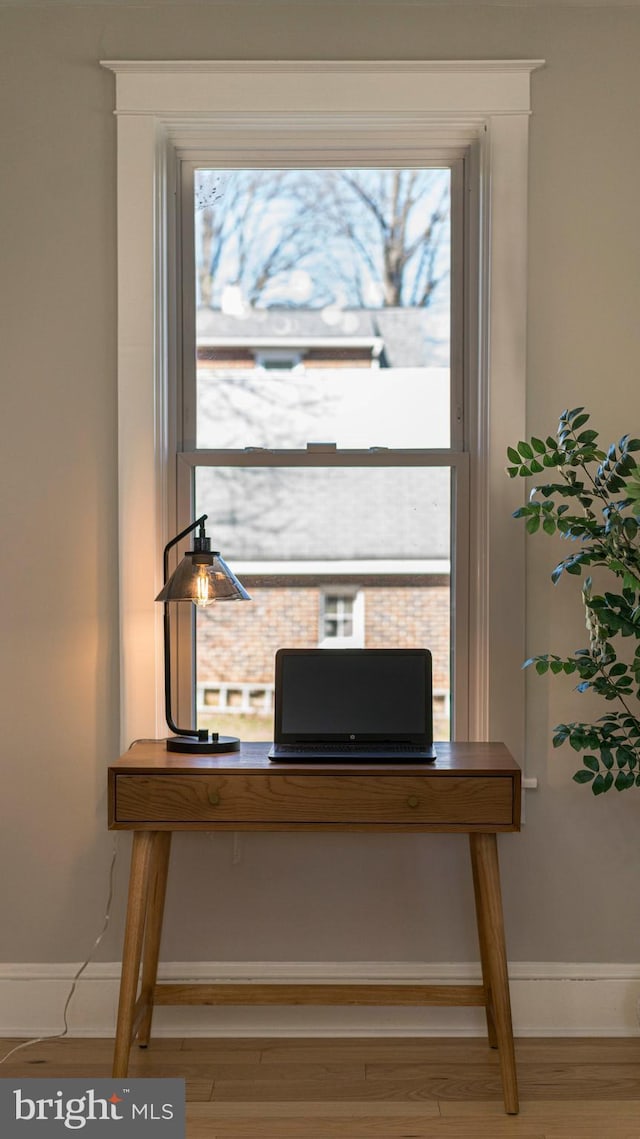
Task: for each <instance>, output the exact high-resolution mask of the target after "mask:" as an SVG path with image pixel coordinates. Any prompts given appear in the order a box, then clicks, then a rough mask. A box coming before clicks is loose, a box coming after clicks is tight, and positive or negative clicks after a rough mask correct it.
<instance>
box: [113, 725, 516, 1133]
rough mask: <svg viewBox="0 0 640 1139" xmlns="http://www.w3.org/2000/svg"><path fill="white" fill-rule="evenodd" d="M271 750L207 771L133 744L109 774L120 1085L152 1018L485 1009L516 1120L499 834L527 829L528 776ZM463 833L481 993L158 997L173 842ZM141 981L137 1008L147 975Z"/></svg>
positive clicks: (216, 989) (480, 750) (467, 748)
mask: <svg viewBox="0 0 640 1139" xmlns="http://www.w3.org/2000/svg"><path fill="white" fill-rule="evenodd" d="M267 750H268V745H267V744H261V743H253V744H244V745H243V746H242V749H241V751H240V752H236V753H233V754H231V755H219V756H216V755H212V756H206V757H196V756H188V755H185V756H182V755H177V754H175V753H172V754H169V753H168V752H167V751H166V749H165V748H164V746H163V745H162V744H160V743H152V744H147V743H139V744H135V745H134V746H133V747H132V748H131V749H130V750H129V751H128V752H127V753H126V754H125V755H123V756H122V757H121V758H120V759H119V760H118V762H117V763H116V764H114V765H113V766H112V767H110V768H109V827H110V828H111V829H112V830H131V831H133V832H134V835H133V849H132V855H131V874H130V880H129V901H128V909H127V922H126V929H125V937H124V949H123V957H122V976H121V980H120V1002H119V1007H118V1023H117V1029H116V1041H115V1051H114V1062H113V1075H114V1077H124V1076H126V1075H127V1070H128V1064H129V1050H130V1048H131V1044H132V1042H133V1039H134V1038H136V1037H137V1040H138V1043H139V1044H140V1045H141V1046H142V1047H146V1045H147V1044H148V1043H149V1038H150V1033H151V1018H152V1015H153V1007H154V1005H176V1004H210V1005H217V1004H234V1005H235V1004H306V1005H329V1004H332V1005H345V1004H349V1005H480V1006H482V1007H484V1008H485V1010H486V1017H487V1028H488V1036H489V1044H490V1045H491V1047H493V1048H496V1047H497V1048H498V1049H499V1056H500V1067H501V1073H502V1086H503V1092H504V1104H505V1110H506V1111H507V1112H509V1113H511V1114H514V1113H516V1112H517V1111H518V1086H517V1077H516V1068H515V1056H514V1049H513V1031H512V1026H511V1006H510V1001H509V987H508V977H507V958H506V952H505V943H504V926H503V918H502V898H501V891H500V873H499V868H498V852H497V845H496V834H497V833H498V832H499V831H517V830H519V829H520V768H519V767H518V765H517V764H516V762H515V761H514V760H513V758H512V757H511V755H510V754H509V752H508V751H507V749H506V748H505V747H504V745H503V744H499V743H452V744H438V759H437V762H436V763H435V764H434V765H427V764H425V765H424V766H416V765H413V766H409V765H403V766H399V765H397V764H393V765H392V764H390V763H389V764H383V763H376V764H370V763H367V764H359V765H356V764H349V765H346V764H340V765H337V764H326V763H319V764H313V765H311V764H298V763H295V764H289V763H287V764H284V763H271V762H270V761H269V760H268V759H267ZM225 830H226V831H247V830H251V831H255V830H259V831H281V830H288V831H380V832H394V833H395V832H404V833H407V832H409V833H411V832H430V831H437V832H449V833H450V832H459V833H462V834H468V835H469V845H470V852H471V869H472V874H473V886H474V895H475V903H476V918H477V925H478V940H479V945H480V959H481V963H482V984H479V985H407V984H399V985H386V984H329V985H315V984H307V985H278V984H260V985H253V984H251V985H249V984H244V985H236V984H221V985H207V984H199V985H194V984H185V985H176V984H157V983H156V978H157V969H158V950H159V945H160V935H161V932H162V916H163V909H164V898H165V887H166V881H167V871H168V868H169V852H170V844H171V834H172V832H173V831H225ZM141 962H142V978H141V982H140V993H139V995H138V982H139V973H140V964H141Z"/></svg>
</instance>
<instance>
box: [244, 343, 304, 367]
mask: <svg viewBox="0 0 640 1139" xmlns="http://www.w3.org/2000/svg"><path fill="white" fill-rule="evenodd" d="M254 360H255V366H256V368H262V370H263V371H265V372H293V371H296V372H301V371H302V370H303V368H304V364H303V359H302V353H301V352H294V351H287V350H286V349H283V348H280V349H278V348H263V349H262V350H261V351H256V352H255V354H254Z"/></svg>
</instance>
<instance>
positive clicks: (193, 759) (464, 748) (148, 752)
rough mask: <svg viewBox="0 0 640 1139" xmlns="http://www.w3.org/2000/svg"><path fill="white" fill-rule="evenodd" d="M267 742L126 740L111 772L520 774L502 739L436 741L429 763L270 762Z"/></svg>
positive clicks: (119, 773) (517, 776)
mask: <svg viewBox="0 0 640 1139" xmlns="http://www.w3.org/2000/svg"><path fill="white" fill-rule="evenodd" d="M270 746H271V744H270V743H242V744H241V746H240V750H239V751H236V752H228V753H226V754H219V755H206V756H193V755H180V754H177V753H176V752H168V751H167V750H166V747H165V744H164V741H163V740H158V741H153V742H147V741H140V742H138V743H134V744H132V746H131V747H130V748H129V750H128V751H126V752H125V753H124V755H121V756H120V758H119V760H118V761H117V763H114V764H113V765H112V766H111V767H110V771H112V772H113V773H115V774H118V775H121V774H125V773H126V774H140V775H142V774H157V775H161V774H164V775H166V774H169V773H171V772H172V771H174V772H182V773H191V774H198V773H205V774H206V773H207V772H216V773H219V774H225V775H233V774H234V773H237V774H245V775H246V774H249V773H252V774H264V775H269V774H270V775H287V774H291V775H293V774H295V775H315V776H318V775H322V774H331V775H340V774H343V775H362V774H364V773H365V772H368V771H375V773H376V774H377V775H392V774H395V775H399V774H404V775H414V776H415V775H425V776H430V777H433V778H438V777H439V776H451V775H458V776H464V775H467V776H474V775H475V776H486V775H510V776H512V777H514V778H516V779H519V777H520V768H519V766H518V764H517V763H516V761H515V760H514V758H513V756H512V755H511V753H510V752H509V751H508V750H507V748H506V747H505V745H504V744H502V743H484V742H483V743H474V742H469V743H467V742H465V743H444V742H443V743H436V753H437V758H436V761H435V763H396V762H389V763H371V762H366V763H324V762H320V763H316V762H314V763H298V762H295V763H274V762H273V761H272V760H270V759H268V757H267V752H268V750H269V748H270Z"/></svg>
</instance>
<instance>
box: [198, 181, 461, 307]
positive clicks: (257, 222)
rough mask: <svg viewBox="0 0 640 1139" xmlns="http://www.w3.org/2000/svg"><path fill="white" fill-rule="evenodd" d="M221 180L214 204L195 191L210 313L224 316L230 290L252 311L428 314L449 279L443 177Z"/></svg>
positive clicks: (202, 284)
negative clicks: (335, 306) (220, 311)
mask: <svg viewBox="0 0 640 1139" xmlns="http://www.w3.org/2000/svg"><path fill="white" fill-rule="evenodd" d="M201 177H202V178H205V177H210V178H211V177H213V175H211V174H210V173H208V172H204V173H203V174H202V176H201ZM220 177H221V179H222V181H221V182H220V183H216V187H215V193H212V192H210V193H209V195H208V196H207V193H206V184H205V183H204V182H202V181H201V182H200V183H199V184H198V191H197V193H198V194H199V198H197V204H198V203H199V204H200V205H201V209H200V215H201V216H200V218H199V222H198V280H199V290H200V296H199V301H200V303H201V304H203V305H210V306H212V307H220V306H221V303H222V294H223V291H224V289H225V287H226V288H228V287H230V286H232V287H233V286H235V288H236V289H237V290H239V292H240V294H241V295H242V298H243V300H244V302H245V304H246V305H247V306H248V307H269V306H271V305H274V304H277V305H286V306H289V307H306V308H320V307H322V306H324V305H327V304H330V303H332V302H334V303H335V302H338V303H340V304H341V305H342V306H344V307H361V308H379V307H419V308H427V307H428V306H429V304H431V303H432V300H433V297H434V293H435V291H436V289H437V288H438V285H439V284H440V282H441V281H442V280H443V278H444V277H445V276H446V274H447V272H448V265H447V258H446V256H445V250H446V236H447V234H446V228H447V223H448V212H449V209H448V201H449V182H448V175H447V173H446V172H443V171H440V170H434V171H432V170H341V171H338V170H329V171H282V170H280V171H255V170H254V171H235V172H233V173H232V174H230V175H228V176H226V177H225V176H220ZM203 187H205V189H203ZM209 198H213V200H208V199H209Z"/></svg>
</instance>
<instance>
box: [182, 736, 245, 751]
mask: <svg viewBox="0 0 640 1139" xmlns="http://www.w3.org/2000/svg"><path fill="white" fill-rule="evenodd" d="M213 734H214V735H215V733H213ZM239 750H240V740H239V739H238V738H237V736H216V738H215V739H209V740H197V739H195V737H192V736H169V737H168V739H167V751H178V752H182V754H183V755H216V754H217V753H218V752H225V751H239Z"/></svg>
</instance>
